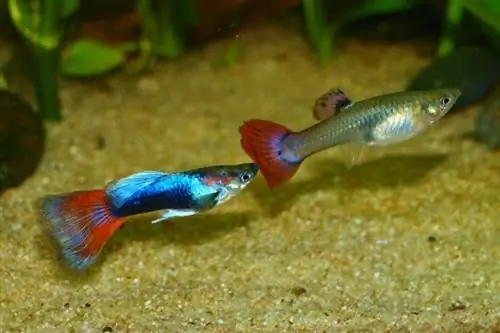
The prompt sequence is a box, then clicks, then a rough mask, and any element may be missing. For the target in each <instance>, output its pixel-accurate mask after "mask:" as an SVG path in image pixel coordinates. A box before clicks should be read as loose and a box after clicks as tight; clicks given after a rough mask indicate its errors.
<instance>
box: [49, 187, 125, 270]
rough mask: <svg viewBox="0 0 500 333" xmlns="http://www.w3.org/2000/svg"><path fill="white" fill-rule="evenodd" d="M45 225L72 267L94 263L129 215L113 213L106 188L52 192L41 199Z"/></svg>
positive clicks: (80, 268) (81, 267)
mask: <svg viewBox="0 0 500 333" xmlns="http://www.w3.org/2000/svg"><path fill="white" fill-rule="evenodd" d="M40 208H41V215H42V218H43V219H42V223H43V227H44V228H46V229H47V230H48V231H49V233H50V234H51V236H52V237H53V238H54V239H55V241H56V243H57V245H58V247H59V248H60V250H61V252H62V255H63V257H64V259H65V260H66V261H67V263H68V264H69V266H70V267H72V268H74V269H76V270H85V269H86V268H88V267H89V266H90V265H91V264H92V263H94V262H95V261H96V259H97V257H98V256H99V254H100V252H101V250H102V248H103V247H104V245H105V244H106V242H107V241H108V239H109V238H110V237H111V236H112V235H113V233H114V232H115V231H116V230H117V229H118V228H119V227H120V226H121V225H122V224H123V223H124V222H125V218H123V217H116V216H113V214H112V213H111V211H110V209H109V205H108V200H107V197H106V193H105V192H104V190H89V191H76V192H70V193H63V194H58V195H48V196H45V197H43V198H42V199H41V200H40Z"/></svg>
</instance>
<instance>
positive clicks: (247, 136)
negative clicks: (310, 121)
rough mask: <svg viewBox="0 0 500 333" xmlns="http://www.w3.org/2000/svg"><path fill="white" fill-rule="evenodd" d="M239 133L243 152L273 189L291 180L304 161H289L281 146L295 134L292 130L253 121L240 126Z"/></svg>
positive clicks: (257, 120)
mask: <svg viewBox="0 0 500 333" xmlns="http://www.w3.org/2000/svg"><path fill="white" fill-rule="evenodd" d="M239 131H240V135H241V140H240V143H241V146H242V148H243V150H244V151H245V152H246V154H247V155H248V156H249V157H250V158H251V159H252V160H253V161H254V162H255V163H256V164H258V165H259V167H260V170H261V173H262V175H263V176H264V178H265V180H266V182H267V184H268V186H269V187H270V188H271V189H273V188H275V187H276V186H278V185H280V184H282V183H284V182H286V181H288V180H290V178H292V177H293V175H294V174H295V173H296V172H297V170H298V168H299V166H300V164H301V162H302V159H299V158H296V160H295V161H290V160H288V161H287V160H286V158H284V152H285V151H284V150H283V148H282V145H281V143H282V140H283V139H284V138H285V137H286V136H288V135H290V134H293V132H292V131H291V130H289V129H288V128H286V127H284V126H282V125H280V124H277V123H273V122H271V121H267V120H260V119H252V120H248V121H246V122H245V123H244V124H243V125H242V126H240V128H239ZM287 152H288V151H287ZM288 153H291V152H288ZM292 155H293V154H292Z"/></svg>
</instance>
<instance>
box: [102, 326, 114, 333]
mask: <svg viewBox="0 0 500 333" xmlns="http://www.w3.org/2000/svg"><path fill="white" fill-rule="evenodd" d="M111 332H113V328H111V327H110V326H105V327H104V328H103V329H102V333H111Z"/></svg>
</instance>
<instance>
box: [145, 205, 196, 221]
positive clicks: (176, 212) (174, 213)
mask: <svg viewBox="0 0 500 333" xmlns="http://www.w3.org/2000/svg"><path fill="white" fill-rule="evenodd" d="M196 214H198V211H197V210H195V209H168V210H166V211H164V212H163V213H162V214H161V215H160V216H159V217H158V218H157V219H155V220H153V221H151V223H153V224H156V223H160V222H164V221H167V220H170V219H173V218H176V217H186V216H192V215H196Z"/></svg>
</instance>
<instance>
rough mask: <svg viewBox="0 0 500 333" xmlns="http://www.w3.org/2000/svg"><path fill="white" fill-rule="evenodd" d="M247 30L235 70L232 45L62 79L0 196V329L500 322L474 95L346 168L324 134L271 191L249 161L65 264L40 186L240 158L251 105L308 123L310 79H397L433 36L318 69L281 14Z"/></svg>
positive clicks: (370, 91) (491, 203)
mask: <svg viewBox="0 0 500 333" xmlns="http://www.w3.org/2000/svg"><path fill="white" fill-rule="evenodd" d="M243 38H244V39H245V45H246V49H245V53H244V57H243V59H241V61H240V62H239V63H238V64H237V65H236V66H234V67H232V68H222V69H221V68H216V67H215V66H214V65H213V64H214V62H215V59H216V57H217V56H218V54H219V52H222V50H223V47H225V46H227V42H224V43H219V44H215V45H212V46H211V47H209V48H208V50H206V51H204V52H202V53H193V54H189V55H186V56H185V57H183V59H182V60H180V61H178V62H175V63H168V62H166V63H165V62H163V63H159V64H157V65H156V68H155V71H154V74H149V75H145V76H141V77H140V78H139V79H137V78H132V77H127V76H126V75H118V76H114V77H112V78H110V79H109V80H108V83H107V84H105V85H101V86H97V87H96V86H95V85H91V84H88V83H84V82H66V81H65V83H64V84H63V88H62V89H63V90H62V98H63V102H64V114H65V121H64V122H63V123H61V124H59V125H51V126H50V128H49V144H48V151H47V153H46V155H45V159H44V162H43V164H42V165H41V167H40V169H39V172H38V173H37V174H36V175H35V176H33V177H32V178H31V179H29V181H27V182H26V183H25V184H24V185H23V186H22V187H20V188H18V189H15V190H11V191H9V192H8V193H7V194H6V195H4V196H3V197H1V198H0V221H1V223H2V228H1V230H0V273H1V276H2V279H1V280H0V332H102V331H103V329H104V328H105V327H106V326H109V327H111V328H112V330H113V332H204V331H207V332H372V331H374V332H409V331H412V332H479V331H487V332H494V331H495V332H496V331H499V330H500V322H499V319H498V315H499V312H500V293H499V290H500V278H499V276H500V264H499V262H500V229H499V225H500V224H499V223H500V222H499V218H500V195H499V193H500V192H499V191H500V171H499V170H500V168H499V167H500V155H499V154H493V153H489V152H488V151H487V150H486V149H485V148H484V147H483V146H481V145H478V144H476V143H474V142H471V141H469V140H467V139H464V138H463V135H464V133H466V132H467V131H469V130H470V129H471V127H472V125H473V115H474V112H476V111H477V108H476V109H474V110H472V109H471V110H468V111H466V112H461V113H459V114H457V115H455V116H450V117H448V118H447V119H446V120H444V121H443V122H441V123H440V124H439V125H438V126H437V127H435V128H433V129H432V130H431V131H429V132H428V133H427V134H426V135H423V136H421V137H419V138H418V139H417V140H414V141H413V142H409V143H408V144H405V145H401V146H396V147H393V148H391V149H386V150H379V151H374V152H373V153H372V154H370V155H369V156H368V157H367V160H366V161H367V162H366V163H365V164H362V165H360V166H358V167H356V168H354V169H352V170H351V171H347V170H346V169H345V168H344V166H343V164H342V156H341V155H339V153H338V152H337V151H336V150H335V149H332V150H331V151H327V152H324V153H321V154H318V155H317V156H314V157H312V158H310V159H309V160H308V161H307V162H306V163H304V164H303V166H302V167H301V169H300V171H299V172H298V174H297V175H296V177H295V178H294V180H293V182H291V183H290V184H288V185H287V186H283V187H282V188H280V189H278V190H276V192H275V193H271V192H270V191H269V190H267V189H266V187H265V184H264V182H263V179H262V177H259V178H258V179H257V180H256V181H255V183H254V184H252V185H251V186H250V187H249V188H248V190H246V191H245V192H244V193H243V194H242V195H241V196H239V197H237V198H235V199H233V200H232V201H229V202H228V203H226V204H225V205H223V206H221V207H218V208H217V209H215V210H214V211H212V212H210V213H208V214H205V215H200V216H197V217H191V218H184V219H178V220H175V221H172V222H169V223H163V224H159V225H151V224H150V223H148V221H150V219H151V216H145V217H139V218H136V219H133V220H131V222H130V223H128V224H126V226H125V227H124V228H123V229H122V230H120V231H119V232H118V233H117V234H116V237H114V238H112V240H111V242H110V243H109V244H108V246H107V247H106V251H104V253H103V254H102V260H101V261H100V262H99V264H97V265H96V266H95V267H93V269H91V272H90V273H89V274H88V275H85V276H81V277H73V276H71V275H67V274H65V273H64V272H63V271H61V269H60V266H59V265H58V262H57V261H56V260H55V258H54V253H53V252H52V249H51V248H50V247H48V246H47V244H46V242H45V240H44V238H43V237H42V236H41V234H40V229H39V225H38V224H37V221H36V220H37V217H36V212H35V211H34V208H33V203H34V202H35V201H36V200H37V199H38V198H39V197H40V196H41V195H43V194H47V193H56V192H62V191H69V190H75V189H82V188H92V187H101V186H102V185H103V184H104V183H105V182H107V181H109V180H112V179H114V178H117V177H120V176H124V175H127V174H129V173H132V172H136V171H139V170H143V169H163V170H166V171H174V170H182V169H187V168H194V167H200V166H205V165H210V164H226V163H240V162H245V161H248V158H247V157H246V155H245V154H244V152H243V151H242V150H241V149H240V146H239V142H238V139H239V136H238V130H237V128H238V126H239V125H240V123H241V122H242V121H243V120H245V119H247V118H251V117H263V118H267V119H273V120H275V121H279V122H283V123H284V124H286V125H288V126H290V127H291V128H296V129H299V128H301V127H303V126H308V125H310V124H312V123H313V121H314V120H313V118H312V115H311V106H312V103H313V102H314V98H315V96H317V95H319V94H321V93H323V92H324V91H325V90H327V89H329V88H330V87H333V86H341V87H342V88H343V89H344V90H345V91H346V92H347V93H348V94H349V95H350V96H351V97H352V98H354V99H361V98H364V97H368V96H372V95H375V94H379V93H384V92H391V91H396V90H398V89H402V88H403V87H404V84H405V80H406V79H407V78H409V77H410V76H411V75H412V73H414V72H415V71H416V70H417V69H418V68H419V67H420V66H421V65H422V64H424V63H425V62H426V61H427V60H428V58H427V56H424V55H423V54H428V52H427V51H429V50H430V49H431V47H432V44H431V43H429V44H428V45H423V46H422V45H412V44H409V45H390V44H387V45H386V44H383V43H378V44H367V43H364V44H363V43H360V42H354V41H351V42H347V43H346V42H343V43H341V44H340V45H338V51H337V57H336V59H335V60H334V61H332V63H331V65H329V66H327V67H326V68H322V69H321V68H319V67H317V66H316V65H315V63H314V61H313V60H314V58H313V57H312V55H311V53H310V49H309V47H308V46H307V44H306V43H305V41H304V40H303V38H302V37H301V36H300V34H298V32H297V31H294V29H293V28H290V27H274V26H265V27H263V28H260V29H255V30H253V31H251V32H246V33H245V34H244V35H243ZM424 44H425V43H424ZM422 50H424V51H422ZM426 50H427V51H426ZM426 52H427V53H426ZM100 136H102V138H103V139H104V141H105V148H104V149H103V150H99V149H97V148H96V145H97V141H99V140H101V139H99V137H100ZM495 327H496V330H495ZM104 331H106V329H104Z"/></svg>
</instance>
